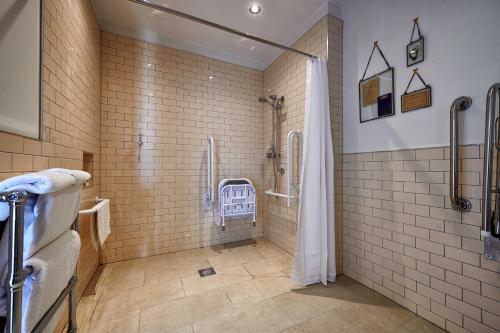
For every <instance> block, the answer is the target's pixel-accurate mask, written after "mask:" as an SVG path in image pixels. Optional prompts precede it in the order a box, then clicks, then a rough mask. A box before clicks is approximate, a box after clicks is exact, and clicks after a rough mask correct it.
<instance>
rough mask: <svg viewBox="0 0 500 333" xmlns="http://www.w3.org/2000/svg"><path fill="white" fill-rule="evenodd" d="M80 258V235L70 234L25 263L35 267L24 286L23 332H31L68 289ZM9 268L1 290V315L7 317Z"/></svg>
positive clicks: (47, 329)
mask: <svg viewBox="0 0 500 333" xmlns="http://www.w3.org/2000/svg"><path fill="white" fill-rule="evenodd" d="M79 254H80V236H79V235H78V233H77V232H76V231H72V230H68V231H67V232H65V233H64V234H62V235H61V236H60V237H59V238H57V239H56V240H55V241H54V242H52V243H51V244H49V245H47V246H46V247H44V248H43V249H41V250H40V251H39V252H37V253H36V254H35V255H34V256H32V257H31V258H30V259H27V260H25V261H24V266H25V267H32V268H33V273H32V274H30V275H29V276H28V278H27V279H26V281H25V282H24V286H23V324H22V332H23V333H24V332H31V331H32V330H33V328H34V327H35V325H36V324H37V323H38V322H39V321H40V319H41V318H42V317H43V315H44V314H45V312H46V311H47V310H48V309H49V308H50V306H51V305H52V304H53V303H54V302H55V301H56V299H57V297H58V296H59V295H60V294H61V292H62V291H63V290H64V288H66V286H67V285H68V282H69V280H70V278H71V276H72V275H73V272H74V270H75V268H76V263H77V261H78V256H79ZM6 273H7V267H5V268H4V274H3V276H4V278H3V284H2V288H1V289H0V314H1V315H3V316H5V314H6V302H7V299H6V289H5V288H4V287H3V286H4V285H5V283H6V278H7V274H6ZM50 325H53V327H47V328H46V330H45V331H46V332H52V331H53V329H54V328H55V325H57V320H52V321H51V322H50V324H49V326H50Z"/></svg>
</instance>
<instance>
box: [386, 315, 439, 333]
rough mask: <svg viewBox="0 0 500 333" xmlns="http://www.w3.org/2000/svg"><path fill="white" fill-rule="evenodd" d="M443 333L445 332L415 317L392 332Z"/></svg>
mask: <svg viewBox="0 0 500 333" xmlns="http://www.w3.org/2000/svg"><path fill="white" fill-rule="evenodd" d="M444 332H446V331H444V330H443V329H441V328H440V327H438V326H436V325H434V324H433V323H431V322H428V321H427V320H425V319H423V318H420V317H416V318H414V319H412V320H410V321H408V322H406V323H405V324H404V325H403V326H401V327H399V328H398V329H396V330H395V331H394V333H444Z"/></svg>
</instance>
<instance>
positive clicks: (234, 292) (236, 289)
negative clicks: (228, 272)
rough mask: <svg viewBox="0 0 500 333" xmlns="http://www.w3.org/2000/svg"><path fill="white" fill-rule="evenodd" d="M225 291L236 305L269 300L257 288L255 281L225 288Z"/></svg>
mask: <svg viewBox="0 0 500 333" xmlns="http://www.w3.org/2000/svg"><path fill="white" fill-rule="evenodd" d="M224 291H225V292H226V294H227V296H229V299H230V300H231V303H233V304H234V305H238V306H241V305H248V304H251V303H256V302H258V301H261V300H263V299H264V298H268V297H266V296H264V295H262V293H261V292H260V291H259V290H258V289H256V288H255V284H254V283H253V280H249V281H244V282H240V283H237V284H235V285H232V286H229V287H225V288H224Z"/></svg>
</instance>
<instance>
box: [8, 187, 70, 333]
mask: <svg viewBox="0 0 500 333" xmlns="http://www.w3.org/2000/svg"><path fill="white" fill-rule="evenodd" d="M31 197H33V194H32V193H29V192H26V191H23V190H14V191H10V192H0V202H7V203H8V204H9V219H8V221H9V227H8V229H7V230H5V231H4V233H7V232H8V237H9V245H8V246H9V248H8V266H7V268H8V271H7V278H8V282H7V295H6V297H7V311H6V317H7V318H6V326H5V332H6V333H21V332H22V317H23V307H22V303H23V285H24V282H25V280H26V278H27V277H28V276H29V275H30V274H32V273H33V270H32V268H31V267H24V258H23V251H24V207H25V204H26V200H27V199H29V198H31ZM71 229H72V230H75V231H77V232H78V231H79V230H78V216H77V217H76V219H75V221H74V223H73V225H72V226H71ZM77 281H78V275H77V270H76V268H75V271H74V272H73V276H72V277H71V279H70V281H69V282H68V285H67V287H66V288H65V289H64V290H63V291H62V292H61V294H59V296H58V298H57V299H56V301H55V302H54V303H52V305H51V306H50V308H49V310H47V312H46V313H45V314H44V315H43V317H42V319H40V320H39V321H38V323H37V324H36V326H35V327H34V328H33V330H32V333H41V332H43V331H44V329H45V327H46V326H47V324H48V323H49V322H50V320H51V319H52V317H53V316H54V314H55V313H56V312H57V311H58V310H59V308H60V307H61V304H62V303H63V302H64V300H65V299H66V297H67V296H69V300H68V301H69V305H68V307H69V309H68V325H67V332H69V333H76V332H77V325H76V301H77V298H76V297H77V295H76V284H77Z"/></svg>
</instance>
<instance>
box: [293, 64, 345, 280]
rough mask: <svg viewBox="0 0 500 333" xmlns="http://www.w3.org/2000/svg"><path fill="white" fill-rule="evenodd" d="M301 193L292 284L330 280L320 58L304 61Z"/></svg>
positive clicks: (329, 176)
mask: <svg viewBox="0 0 500 333" xmlns="http://www.w3.org/2000/svg"><path fill="white" fill-rule="evenodd" d="M303 152H304V153H303V157H302V170H301V192H300V204H299V219H298V226H297V246H296V249H295V257H294V266H293V270H292V281H293V282H294V283H297V284H300V285H303V286H305V285H309V284H313V283H317V282H322V283H323V284H325V285H326V284H327V281H331V282H334V281H335V275H336V269H335V223H334V222H335V221H334V196H333V148H332V136H331V126H330V108H329V98H328V72H327V64H326V60H323V59H313V60H309V61H308V63H307V77H306V103H305V118H304V147H303Z"/></svg>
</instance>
